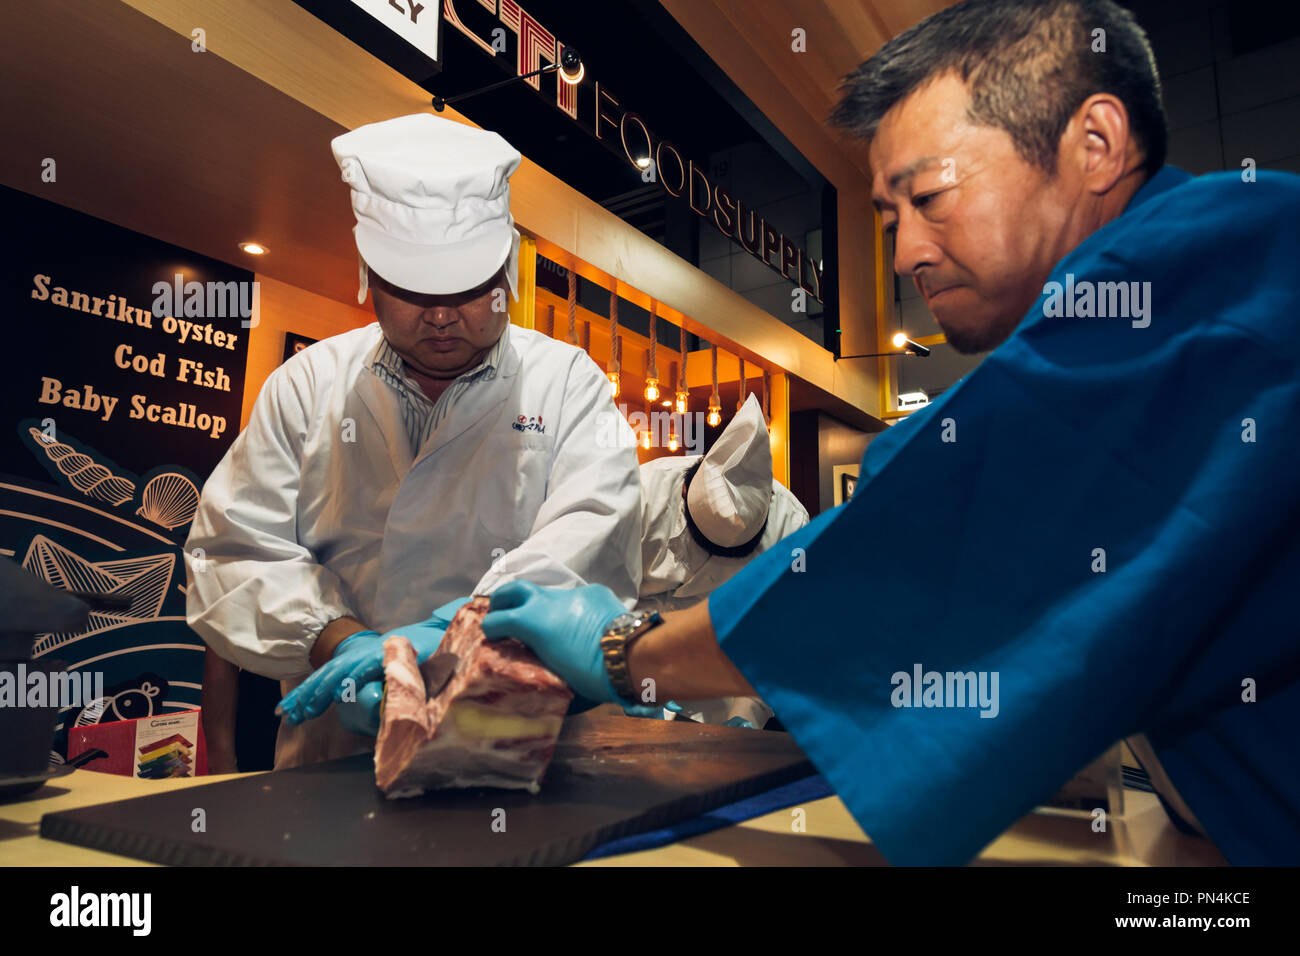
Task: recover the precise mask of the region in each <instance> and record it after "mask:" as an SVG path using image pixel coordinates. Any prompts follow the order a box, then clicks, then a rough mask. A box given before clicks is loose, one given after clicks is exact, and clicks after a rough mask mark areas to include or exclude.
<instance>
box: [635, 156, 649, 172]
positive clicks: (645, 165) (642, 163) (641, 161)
mask: <svg viewBox="0 0 1300 956" xmlns="http://www.w3.org/2000/svg"><path fill="white" fill-rule="evenodd" d="M636 165H637V168H638V169H649V168H650V157H649V156H638V157H637V158H636Z"/></svg>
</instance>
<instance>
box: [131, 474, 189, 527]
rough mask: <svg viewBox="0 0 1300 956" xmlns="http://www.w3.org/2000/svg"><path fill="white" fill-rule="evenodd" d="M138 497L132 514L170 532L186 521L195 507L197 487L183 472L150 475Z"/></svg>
mask: <svg viewBox="0 0 1300 956" xmlns="http://www.w3.org/2000/svg"><path fill="white" fill-rule="evenodd" d="M140 500H141V505H140V507H139V508H137V509H136V512H135V513H136V514H138V515H142V516H144V517H145V518H148V519H149V520H150V521H152V522H153V523H154V524H160V525H162V526H163V527H164V528H167V529H168V530H169V531H170V530H171V529H172V528H176V527H179V526H180V525H183V524H185V523H187V522H188V521H189V520H190V519H191V518H193V517H194V512H196V511H198V510H199V489H197V488H195V487H194V482H192V481H190V480H189V479H188V478H186V477H185V476H184V475H178V474H176V473H175V472H173V471H169V472H166V473H165V474H161V475H158V476H156V477H154V478H151V479H150V480H149V484H147V485H145V486H144V494H142V495H141V496H140Z"/></svg>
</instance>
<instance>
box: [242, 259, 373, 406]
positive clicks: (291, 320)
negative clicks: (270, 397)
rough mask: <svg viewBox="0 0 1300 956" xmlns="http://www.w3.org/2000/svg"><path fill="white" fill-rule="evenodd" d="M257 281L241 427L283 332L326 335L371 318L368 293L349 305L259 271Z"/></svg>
mask: <svg viewBox="0 0 1300 956" xmlns="http://www.w3.org/2000/svg"><path fill="white" fill-rule="evenodd" d="M257 281H258V283H259V290H260V291H259V293H258V313H257V324H256V325H255V326H253V328H251V329H249V335H248V367H247V369H246V371H245V373H244V411H243V415H242V416H241V417H240V420H239V427H240V429H241V430H242V429H243V427H244V426H245V425H247V424H248V415H249V412H251V411H252V409H253V402H254V401H255V400H256V399H257V395H258V393H259V392H260V391H261V390H262V383H263V382H265V381H266V377H267V376H268V375H270V374H271V373H272V372H273V371H275V369H276V368H277V367H278V366H279V365H280V363H281V361H283V359H284V335H285V333H286V332H296V333H298V334H299V335H305V336H307V337H308V338H313V339H326V338H329V337H330V336H331V335H338V334H339V333H340V332H347V331H349V330H350V329H355V328H360V327H361V326H363V325H369V324H370V323H371V322H373V321H375V313H374V310H373V309H372V308H371V306H370V302H371V301H372V300H371V299H370V298H369V297H367V298H366V304H365V305H364V306H351V307H350V306H346V305H344V304H343V303H342V302H336V301H335V300H334V299H327V298H325V297H324V296H321V295H316V294H315V293H313V292H308V291H306V290H305V289H299V288H298V287H297V286H292V285H289V284H288V283H286V282H280V281H279V280H277V279H272V278H270V277H268V276H264V275H261V274H260V273H259V274H258V275H257Z"/></svg>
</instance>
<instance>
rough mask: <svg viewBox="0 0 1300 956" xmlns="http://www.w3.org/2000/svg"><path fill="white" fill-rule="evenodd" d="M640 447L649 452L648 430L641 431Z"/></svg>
mask: <svg viewBox="0 0 1300 956" xmlns="http://www.w3.org/2000/svg"><path fill="white" fill-rule="evenodd" d="M641 447H642V448H644V449H645V450H646V451H649V450H650V432H649V430H646V431H643V432H642V433H641Z"/></svg>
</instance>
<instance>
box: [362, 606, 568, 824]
mask: <svg viewBox="0 0 1300 956" xmlns="http://www.w3.org/2000/svg"><path fill="white" fill-rule="evenodd" d="M488 604H489V601H488V598H486V597H480V598H475V599H473V600H472V601H470V602H469V603H468V604H466V605H465V606H464V607H462V608H461V609H460V611H459V612H457V614H456V617H455V618H454V619H453V620H452V622H451V624H450V626H448V628H447V633H446V634H445V635H444V636H443V639H442V643H441V644H440V645H439V647H438V650H437V651H436V652H434V654H433V655H432V656H431V657H430V658H429V659H428V660H427V661H425V662H424V664H423V665H418V664H417V663H416V654H415V648H413V647H412V646H411V642H410V641H408V640H407V639H406V638H405V637H402V636H400V635H394V636H393V637H390V638H388V639H387V640H386V641H384V703H383V710H382V712H381V716H380V727H379V738H378V740H377V742H376V745H375V781H376V783H378V785H379V788H380V789H381V790H383V791H384V794H385V795H386V796H388V797H389V798H390V799H395V798H398V797H409V796H417V795H419V794H421V793H423V792H424V791H426V790H438V789H445V788H464V787H505V788H510V789H518V790H528V791H530V792H532V793H536V792H537V791H538V789H539V786H538V784H539V783H540V781H541V779H542V775H543V774H544V773H545V772H546V767H547V765H548V764H549V763H550V762H551V755H552V754H553V753H554V752H555V740H556V738H557V737H558V736H559V734H560V727H561V725H562V724H563V723H564V715H565V712H566V711H567V710H568V708H569V701H570V700H572V698H573V692H572V691H571V690H569V688H568V685H566V684H565V683H564V681H562V680H561V679H560V678H559V677H557V676H556V675H555V674H553V673H552V672H551V671H549V670H547V669H546V668H545V667H543V666H542V663H541V662H540V661H539V660H538V659H537V657H536V656H535V655H534V654H533V652H532V651H530V650H529V649H528V648H527V647H525V646H524V645H523V644H521V643H519V642H518V641H515V640H510V639H508V638H507V639H503V640H498V641H489V640H488V639H487V638H486V637H484V636H483V631H482V628H481V627H480V623H481V622H482V620H483V616H484V615H485V614H487V611H488Z"/></svg>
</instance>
